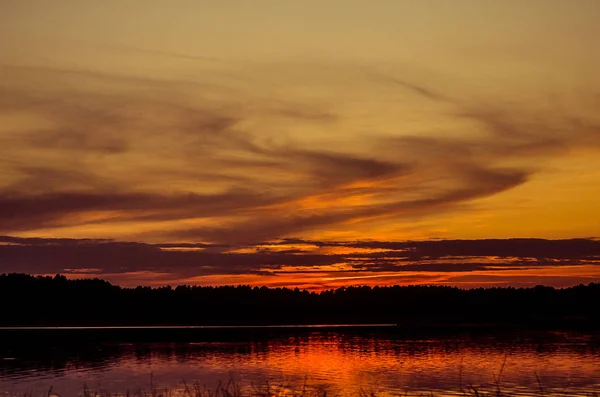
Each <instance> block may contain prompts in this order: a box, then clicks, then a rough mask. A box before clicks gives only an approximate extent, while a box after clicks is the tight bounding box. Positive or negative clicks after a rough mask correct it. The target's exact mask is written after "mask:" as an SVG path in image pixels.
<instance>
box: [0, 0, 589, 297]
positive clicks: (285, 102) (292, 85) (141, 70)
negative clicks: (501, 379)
mask: <svg viewBox="0 0 600 397" xmlns="http://www.w3.org/2000/svg"><path fill="white" fill-rule="evenodd" d="M598 37H600V2H599V1H597V0H577V1H569V0H503V1H492V0H489V1H488V0H483V1H482V0H453V1H447V0H423V1H413V0H378V1H375V2H373V1H364V0H361V1H356V0H327V1H323V0H320V1H316V0H315V1H313V0H303V1H281V0H257V1H235V0H231V1H200V0H177V1H155V0H105V1H80V0H53V1H46V0H28V1H13V0H0V235H3V236H4V237H0V273H3V272H27V273H33V274H54V273H63V274H67V275H69V277H102V278H105V279H108V280H110V281H113V282H115V283H119V284H122V285H137V284H148V285H163V284H167V283H170V284H179V283H193V284H202V285H206V284H253V285H263V284H266V285H270V286H300V287H306V288H311V289H323V288H329V287H336V286H341V285H349V284H369V285H376V284H409V283H426V284H430V283H441V284H451V285H457V286H464V287H472V286H482V285H483V286H488V285H515V286H529V285H535V284H548V285H554V286H567V285H574V284H578V283H588V282H590V281H600V240H596V239H594V238H595V237H600V73H599V72H598V71H599V70H600V51H599V50H598V43H597V41H598ZM529 238H536V239H537V240H524V239H529ZM490 239H495V240H490ZM459 240H460V241H459Z"/></svg>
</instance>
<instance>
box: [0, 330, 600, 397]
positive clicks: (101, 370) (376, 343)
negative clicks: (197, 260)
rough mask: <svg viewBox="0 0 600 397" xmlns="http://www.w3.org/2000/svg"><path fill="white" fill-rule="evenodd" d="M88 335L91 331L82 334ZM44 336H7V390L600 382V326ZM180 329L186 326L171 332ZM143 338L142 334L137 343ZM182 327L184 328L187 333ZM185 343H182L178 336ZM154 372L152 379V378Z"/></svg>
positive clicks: (528, 387)
mask: <svg viewBox="0 0 600 397" xmlns="http://www.w3.org/2000/svg"><path fill="white" fill-rule="evenodd" d="M74 332H79V333H80V334H75V333H74ZM82 332H89V331H81V330H79V331H75V330H72V331H71V333H70V334H69V333H67V334H64V333H63V334H61V333H54V334H52V333H42V332H41V331H38V333H37V334H27V333H25V334H23V333H19V334H13V335H7V334H4V335H2V334H1V333H0V337H2V339H1V341H0V357H1V358H2V359H1V360H0V390H1V391H5V392H11V393H23V392H31V391H34V392H38V393H41V392H44V391H47V390H48V387H49V386H50V385H53V388H54V390H55V391H57V392H58V393H59V394H61V395H63V396H64V395H77V394H81V390H82V386H83V384H84V383H86V384H87V385H88V386H91V387H94V388H96V389H102V390H106V391H108V392H116V391H125V390H130V391H134V390H138V389H147V388H148V387H150V382H152V385H153V386H155V387H160V388H162V387H170V388H176V387H181V385H182V383H181V381H182V380H183V379H185V380H187V381H188V382H192V381H197V382H199V383H200V384H203V385H207V386H208V387H215V386H216V384H217V382H218V381H219V380H225V381H226V380H228V379H233V380H235V381H238V382H241V383H242V384H250V383H253V384H262V383H264V382H266V381H270V382H275V383H277V382H285V383H286V384H289V385H291V386H296V387H302V384H303V383H304V382H305V379H306V380H307V382H308V383H309V384H310V385H312V386H313V387H319V388H327V389H329V390H331V391H332V392H335V393H338V394H341V395H345V394H357V393H358V392H359V391H360V390H361V389H362V390H369V391H377V392H385V393H391V394H403V393H404V392H405V391H414V392H419V391H423V392H430V391H433V392H439V393H441V394H443V393H446V392H449V391H457V390H459V389H460V388H461V387H463V388H464V387H466V386H468V385H474V386H476V387H478V388H482V389H491V388H494V387H495V385H494V379H495V377H498V376H499V373H500V369H501V367H502V366H503V364H504V370H503V371H502V374H501V384H502V387H503V389H504V390H505V391H510V392H513V393H525V394H528V393H529V394H530V393H531V392H533V391H539V388H540V384H541V385H542V387H543V388H545V391H546V392H549V391H552V390H554V391H558V390H562V389H563V388H565V387H566V391H567V392H569V393H584V392H590V391H598V390H600V343H598V338H597V337H596V336H595V335H590V334H585V335H582V334H572V333H571V334H569V333H532V332H529V333H523V332H501V333H500V332H494V333H490V332H485V333H478V334H473V333H460V334H454V335H444V336H440V335H425V334H421V335H414V334H413V335H405V334H399V333H397V332H395V331H393V330H384V329H373V330H340V329H323V330H321V329H318V330H315V329H312V330H311V329H308V330H307V329H304V330H289V329H288V330H257V331H255V332H248V331H247V330H244V331H241V330H238V331H236V332H229V331H226V330H213V331H211V332H210V333H206V332H204V333H203V332H200V333H197V332H194V333H192V334H188V335H184V336H182V334H181V333H178V334H169V333H162V331H160V332H158V333H156V332H155V333H153V334H152V335H148V334H144V333H143V332H141V331H138V334H137V335H133V334H127V333H121V334H119V333H118V332H116V331H115V333H113V334H106V333H104V334H102V333H101V334H98V333H96V334H87V335H81V333H82ZM172 332H178V331H172ZM134 336H136V337H137V339H138V340H135V338H134ZM176 336H177V337H176ZM173 341H174V342H173ZM151 378H152V380H151Z"/></svg>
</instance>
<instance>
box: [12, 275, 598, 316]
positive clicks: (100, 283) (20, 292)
mask: <svg viewBox="0 0 600 397" xmlns="http://www.w3.org/2000/svg"><path fill="white" fill-rule="evenodd" d="M0 302H1V303H0V304H1V307H0V311H1V315H0V326H84V325H263V324H274V325H275V324H342V323H344V324H358V323H363V324H364V323H393V324H399V325H401V326H414V325H450V324H455V325H457V324H479V325H483V324H494V325H520V326H533V327H565V326H585V327H598V326H600V309H599V308H600V284H599V283H591V284H589V285H587V286H584V285H579V286H576V287H571V288H565V289H554V288H552V287H543V286H537V287H533V288H518V289H517V288H485V289H483V288H479V289H470V290H464V289H459V288H455V287H445V286H402V287H401V286H392V287H373V288H371V287H342V288H339V289H336V290H328V291H324V292H321V293H315V292H308V291H303V290H299V289H293V290H292V289H287V288H266V287H260V288H258V287H250V286H225V287H195V286H178V287H176V288H172V287H170V286H169V287H161V288H150V287H137V288H121V287H119V286H115V285H111V284H110V283H109V282H107V281H104V280H100V279H86V280H67V279H66V278H65V277H64V276H59V275H57V276H55V277H40V276H38V277H34V276H29V275H25V274H8V275H0Z"/></svg>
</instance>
